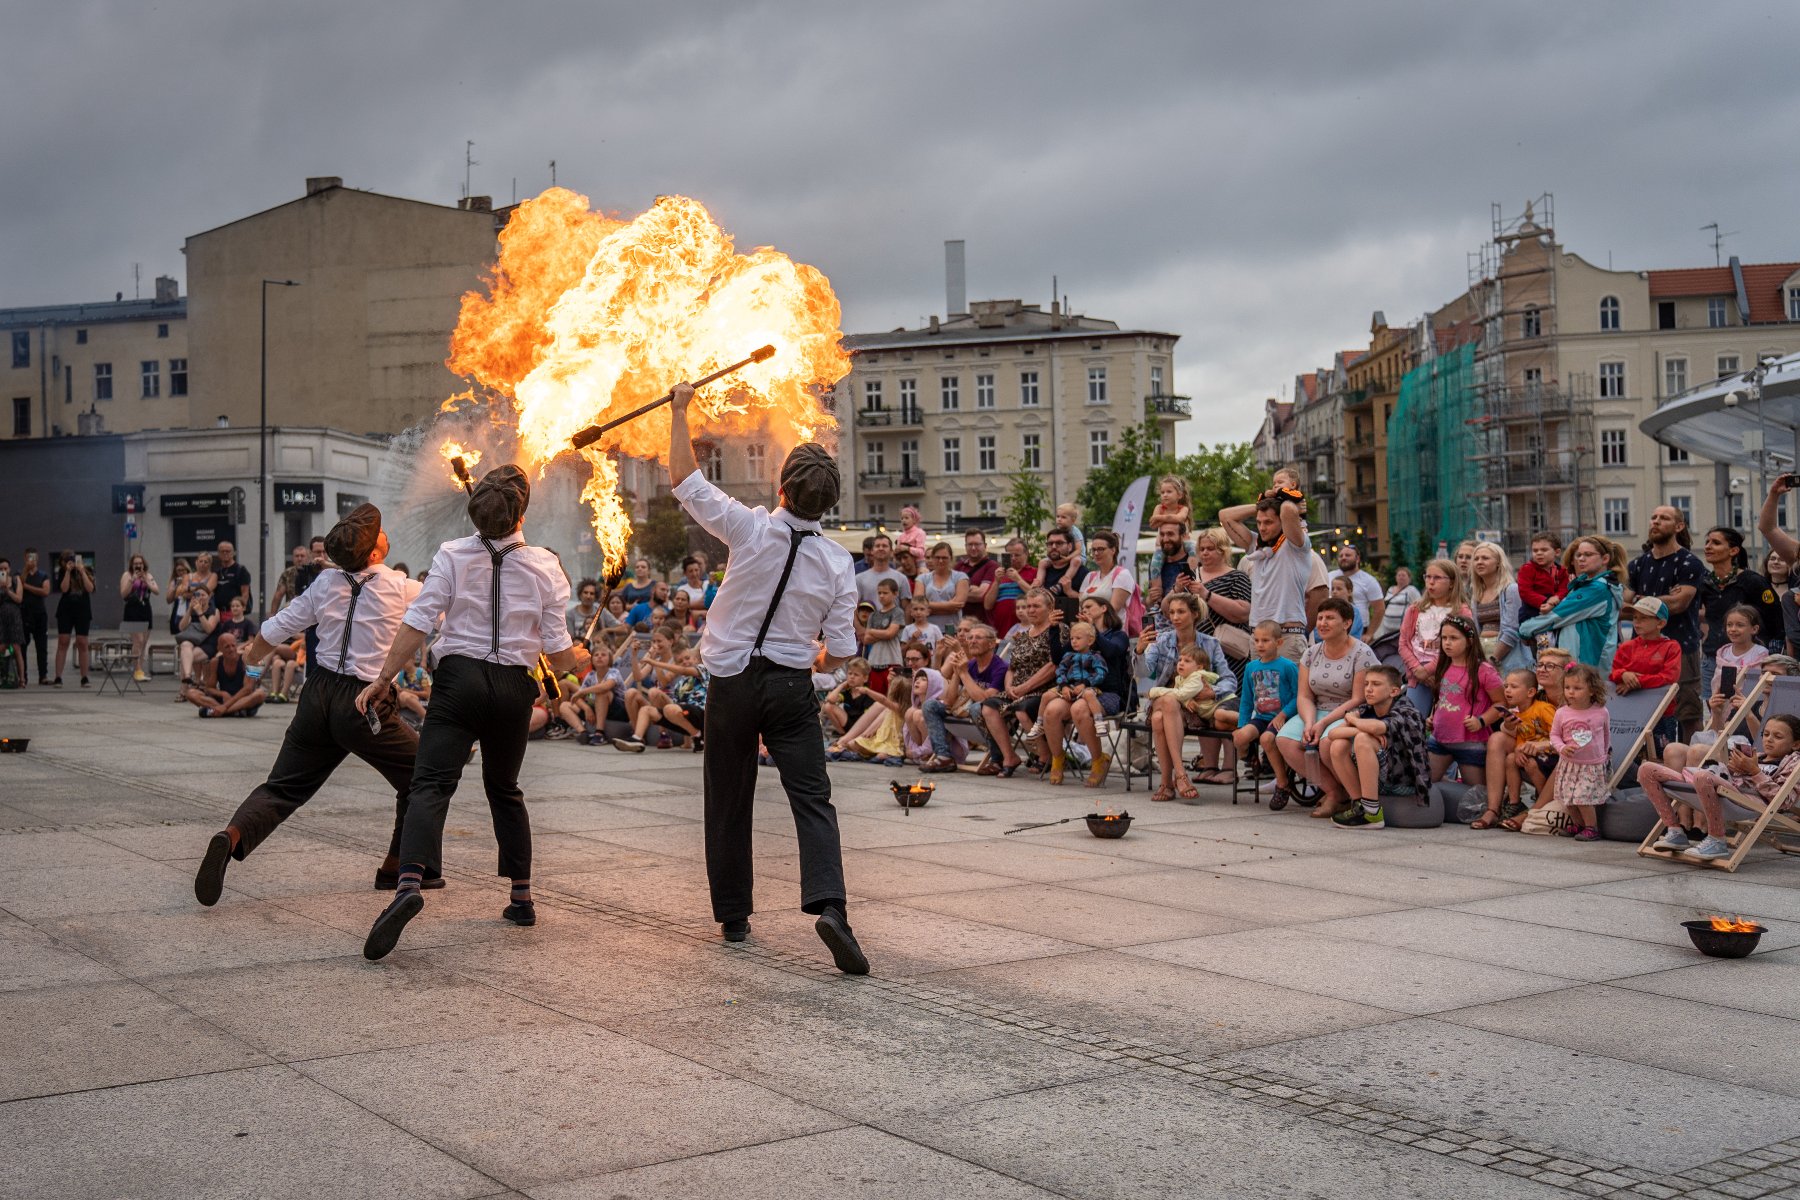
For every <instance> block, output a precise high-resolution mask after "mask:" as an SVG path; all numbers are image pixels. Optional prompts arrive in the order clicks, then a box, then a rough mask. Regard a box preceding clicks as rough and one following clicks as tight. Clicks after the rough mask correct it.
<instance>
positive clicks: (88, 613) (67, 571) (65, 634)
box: [56, 550, 94, 687]
mask: <svg viewBox="0 0 1800 1200" xmlns="http://www.w3.org/2000/svg"><path fill="white" fill-rule="evenodd" d="M56 590H57V591H58V592H60V593H62V594H61V596H60V597H58V599H57V601H56V686H57V687H61V686H62V673H63V663H64V662H66V661H67V660H68V656H69V638H70V636H71V635H72V636H73V637H74V639H75V662H76V665H77V666H78V667H79V668H80V670H81V686H82V687H86V686H87V685H88V630H89V629H90V628H91V627H92V626H93V624H94V573H93V572H92V571H90V570H88V568H87V564H86V563H84V562H82V561H81V559H80V557H79V556H78V555H76V553H75V552H74V551H73V550H64V551H63V552H62V564H61V566H60V567H58V569H57V578H56Z"/></svg>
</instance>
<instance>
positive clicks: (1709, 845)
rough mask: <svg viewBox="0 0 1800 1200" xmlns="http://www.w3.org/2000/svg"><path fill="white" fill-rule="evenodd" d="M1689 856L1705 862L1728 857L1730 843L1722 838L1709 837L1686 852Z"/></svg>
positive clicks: (1729, 855)
mask: <svg viewBox="0 0 1800 1200" xmlns="http://www.w3.org/2000/svg"><path fill="white" fill-rule="evenodd" d="M1687 856H1688V857H1689V858H1698V859H1702V860H1704V861H1706V862H1712V861H1714V860H1715V859H1721V858H1730V857H1731V844H1730V843H1729V842H1727V841H1726V840H1725V839H1724V838H1716V837H1709V838H1707V839H1706V840H1705V841H1703V842H1701V843H1700V844H1699V845H1698V846H1695V847H1694V848H1693V849H1692V850H1689V851H1688V852H1687Z"/></svg>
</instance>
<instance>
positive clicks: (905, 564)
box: [894, 546, 925, 596]
mask: <svg viewBox="0 0 1800 1200" xmlns="http://www.w3.org/2000/svg"><path fill="white" fill-rule="evenodd" d="M924 569H925V556H924V555H923V554H914V553H913V549H912V547H911V546H897V547H895V549H894V570H896V571H898V572H900V573H901V574H902V575H904V576H906V586H905V587H903V588H901V589H900V592H901V594H902V595H905V596H916V595H918V594H919V574H920V572H921V571H923V570H924Z"/></svg>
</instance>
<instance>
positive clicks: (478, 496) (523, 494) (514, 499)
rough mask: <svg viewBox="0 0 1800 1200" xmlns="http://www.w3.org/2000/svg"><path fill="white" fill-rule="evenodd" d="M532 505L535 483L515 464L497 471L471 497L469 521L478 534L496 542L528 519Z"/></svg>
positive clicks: (476, 487)
mask: <svg viewBox="0 0 1800 1200" xmlns="http://www.w3.org/2000/svg"><path fill="white" fill-rule="evenodd" d="M530 504H531V480H530V479H529V478H527V477H526V475H525V472H523V471H521V470H520V469H519V468H518V467H516V466H514V465H513V464H512V463H507V464H506V465H505V466H503V467H495V468H494V469H493V470H491V471H489V472H488V473H487V474H486V475H483V476H482V477H481V482H480V483H478V484H476V485H475V491H474V493H473V494H472V495H470V497H469V520H471V521H473V522H474V523H475V530H476V532H478V533H480V534H481V536H482V537H484V538H488V539H490V540H491V539H493V538H498V537H505V536H506V535H507V534H509V533H511V532H512V531H513V530H514V529H516V528H518V525H519V522H520V521H522V520H524V519H525V509H526V507H527V506H529V505H530Z"/></svg>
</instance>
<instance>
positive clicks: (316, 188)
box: [306, 175, 344, 196]
mask: <svg viewBox="0 0 1800 1200" xmlns="http://www.w3.org/2000/svg"><path fill="white" fill-rule="evenodd" d="M343 186H344V179H343V176H341V175H309V176H307V178H306V194H307V195H309V196H316V195H318V194H319V193H320V192H328V191H330V190H331V189H332V188H340V187H343Z"/></svg>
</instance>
